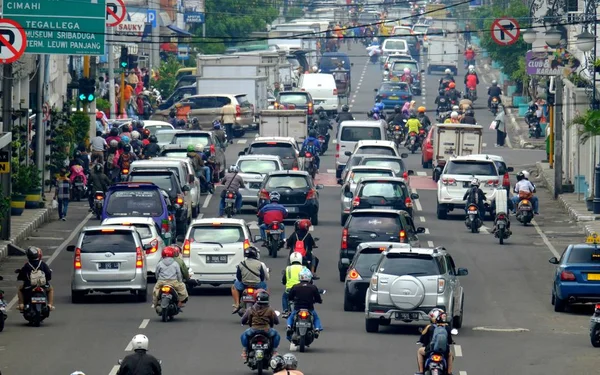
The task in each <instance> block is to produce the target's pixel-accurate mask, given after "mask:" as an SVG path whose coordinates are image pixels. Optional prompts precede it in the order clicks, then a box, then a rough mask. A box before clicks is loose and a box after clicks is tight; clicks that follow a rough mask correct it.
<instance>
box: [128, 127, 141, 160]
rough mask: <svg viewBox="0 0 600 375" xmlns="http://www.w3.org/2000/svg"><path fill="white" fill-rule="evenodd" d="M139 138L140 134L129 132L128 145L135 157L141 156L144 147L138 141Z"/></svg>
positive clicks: (135, 131)
mask: <svg viewBox="0 0 600 375" xmlns="http://www.w3.org/2000/svg"><path fill="white" fill-rule="evenodd" d="M140 137H141V134H140V132H138V131H137V130H134V131H132V132H131V142H130V143H129V144H130V145H131V148H132V149H133V153H134V154H136V155H137V156H140V155H141V154H142V149H143V147H144V144H143V143H142V141H141V140H140Z"/></svg>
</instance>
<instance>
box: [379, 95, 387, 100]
mask: <svg viewBox="0 0 600 375" xmlns="http://www.w3.org/2000/svg"><path fill="white" fill-rule="evenodd" d="M379 96H381V97H382V98H384V99H385V98H387V94H379Z"/></svg>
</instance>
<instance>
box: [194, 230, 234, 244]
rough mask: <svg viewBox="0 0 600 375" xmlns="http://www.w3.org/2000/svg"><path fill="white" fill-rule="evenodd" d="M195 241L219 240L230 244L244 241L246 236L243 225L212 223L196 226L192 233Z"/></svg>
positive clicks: (221, 242)
mask: <svg viewBox="0 0 600 375" xmlns="http://www.w3.org/2000/svg"><path fill="white" fill-rule="evenodd" d="M190 239H191V240H192V243H193V242H199V243H202V242H219V243H220V244H222V245H224V244H230V243H238V242H244V240H245V236H244V231H243V230H242V227H240V226H238V225H235V226H232V225H211V226H206V225H202V226H194V227H192V230H191V233H190Z"/></svg>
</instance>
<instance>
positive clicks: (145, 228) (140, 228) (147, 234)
mask: <svg viewBox="0 0 600 375" xmlns="http://www.w3.org/2000/svg"><path fill="white" fill-rule="evenodd" d="M132 226H134V227H135V231H136V232H138V234H139V235H140V238H141V239H142V240H147V239H149V238H152V229H151V228H150V226H149V225H146V224H132Z"/></svg>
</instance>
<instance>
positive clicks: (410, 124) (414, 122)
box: [406, 111, 423, 134]
mask: <svg viewBox="0 0 600 375" xmlns="http://www.w3.org/2000/svg"><path fill="white" fill-rule="evenodd" d="M408 116H409V118H408V121H407V122H406V127H407V128H408V134H410V133H411V132H415V133H417V134H419V130H421V128H422V127H423V124H421V121H419V119H418V118H417V114H416V113H415V111H410V114H409V115H408Z"/></svg>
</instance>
